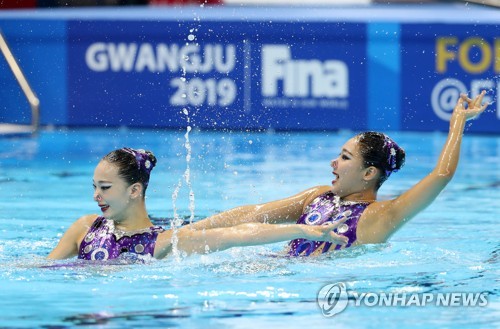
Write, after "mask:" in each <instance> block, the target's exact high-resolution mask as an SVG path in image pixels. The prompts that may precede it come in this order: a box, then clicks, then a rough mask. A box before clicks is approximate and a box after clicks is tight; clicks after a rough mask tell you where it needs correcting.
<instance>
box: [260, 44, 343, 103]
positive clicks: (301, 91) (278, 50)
mask: <svg viewBox="0 0 500 329" xmlns="http://www.w3.org/2000/svg"><path fill="white" fill-rule="evenodd" d="M280 81H281V82H282V85H283V96H284V97H303V98H304V97H311V96H312V97H326V98H334V97H342V98H345V97H348V96H349V69H348V67H347V65H346V64H345V63H344V62H342V61H339V60H326V61H323V62H322V61H320V60H318V59H307V60H304V59H301V60H298V59H292V54H291V50H290V46H288V45H263V46H262V95H263V96H264V97H278V83H279V82H280Z"/></svg>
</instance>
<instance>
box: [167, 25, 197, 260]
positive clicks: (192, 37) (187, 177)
mask: <svg viewBox="0 0 500 329" xmlns="http://www.w3.org/2000/svg"><path fill="white" fill-rule="evenodd" d="M194 20H195V21H199V19H196V18H195V19H194ZM197 31H198V28H191V29H190V30H189V33H188V35H187V40H188V42H187V44H189V43H190V42H195V44H196V45H198V43H197V42H196V34H195V33H196V32H197ZM183 60H184V62H183V64H182V66H181V69H182V75H181V77H180V79H181V81H184V82H185V81H186V80H187V77H186V75H187V70H186V67H187V65H189V64H190V63H189V62H190V60H191V59H190V58H189V56H187V55H186V56H184V58H183ZM181 97H182V98H187V94H185V93H184V94H182V96H181ZM182 114H183V115H184V116H185V118H186V133H185V134H184V148H185V149H186V169H185V170H184V174H183V175H182V179H179V182H178V183H177V185H176V187H175V189H174V192H173V193H172V205H173V210H174V216H173V220H172V222H171V228H172V239H171V242H172V254H173V256H174V258H175V259H176V260H177V261H180V258H181V253H180V252H179V249H178V243H179V237H178V229H179V227H181V226H182V224H183V223H184V219H183V218H181V217H180V216H179V214H178V211H177V210H178V209H177V205H176V203H177V199H178V197H179V192H180V190H181V188H182V185H183V181H184V182H185V183H186V185H187V188H188V195H189V213H190V216H189V223H190V224H191V223H192V222H193V220H194V216H195V215H194V212H195V196H194V191H193V188H192V184H191V152H192V148H191V142H190V140H189V133H190V132H191V130H192V128H191V118H190V116H189V115H190V113H189V109H188V108H187V107H184V108H183V109H182Z"/></svg>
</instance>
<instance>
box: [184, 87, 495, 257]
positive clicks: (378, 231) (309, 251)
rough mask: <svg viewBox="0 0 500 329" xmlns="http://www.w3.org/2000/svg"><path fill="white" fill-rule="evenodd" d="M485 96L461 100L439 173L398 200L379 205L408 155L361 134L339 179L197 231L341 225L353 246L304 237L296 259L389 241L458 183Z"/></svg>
mask: <svg viewBox="0 0 500 329" xmlns="http://www.w3.org/2000/svg"><path fill="white" fill-rule="evenodd" d="M484 95H485V92H484V91H483V92H482V93H481V94H480V95H478V96H477V97H475V98H474V99H470V98H468V97H467V96H466V95H461V96H460V98H459V99H458V101H457V103H456V106H455V108H454V110H453V114H452V116H451V119H450V129H449V133H448V138H447V140H446V143H445V145H444V147H443V149H442V151H441V155H440V157H439V160H438V162H437V165H436V166H435V168H434V170H432V172H431V173H430V174H429V175H428V176H427V177H425V178H423V179H422V180H421V181H420V182H418V183H417V184H416V185H415V186H413V187H412V188H410V189H409V190H408V191H406V192H404V193H402V194H401V195H400V196H398V197H397V198H395V199H393V200H384V201H377V191H378V189H379V188H380V186H381V185H382V183H384V182H385V181H386V180H387V178H389V176H391V175H392V174H393V173H395V172H397V171H398V170H399V169H400V168H401V167H402V166H403V164H404V161H405V152H404V150H403V149H402V148H401V147H399V146H398V145H397V144H396V143H395V142H394V141H393V140H392V139H391V138H389V137H388V136H387V135H385V134H382V133H377V132H365V133H361V134H359V135H357V136H355V137H353V138H351V139H350V140H348V141H347V142H346V143H345V144H344V146H343V147H342V150H341V152H340V154H339V156H338V157H337V158H336V159H334V160H332V161H331V167H332V168H333V176H334V180H333V181H332V185H330V186H317V187H312V188H310V189H307V190H305V191H303V192H301V193H298V194H296V195H294V196H292V197H288V198H285V199H281V200H278V201H273V202H269V203H264V204H260V205H247V206H242V207H237V208H234V209H231V210H228V211H225V212H222V213H219V214H217V215H214V216H211V217H208V218H206V219H204V220H202V221H199V222H197V223H194V224H193V225H192V226H193V227H194V228H195V229H213V228H221V227H230V226H232V225H240V224H242V223H251V222H261V223H269V224H270V225H272V224H284V223H294V222H295V223H297V224H301V225H304V224H305V225H310V226H317V225H323V224H325V223H338V222H339V221H343V223H341V224H338V225H337V227H336V228H335V230H334V232H335V233H337V234H339V235H341V236H345V237H346V238H347V239H348V242H347V244H345V245H341V244H337V243H335V242H329V241H318V240H314V239H307V238H298V239H294V240H292V241H290V242H289V244H288V247H287V249H286V252H287V253H288V255H290V256H310V255H319V254H323V253H326V252H330V251H332V250H338V249H343V248H347V247H350V246H357V245H362V244H372V243H381V242H385V241H387V240H388V239H389V237H390V236H391V235H392V234H393V233H394V232H396V231H397V230H398V229H399V228H400V227H401V226H402V225H403V224H404V223H405V222H407V221H408V220H410V219H411V218H412V217H414V216H415V215H416V214H417V213H419V212H420V211H422V210H423V209H424V208H426V207H427V206H428V205H429V204H431V203H432V201H433V200H434V199H435V198H436V197H437V196H438V194H439V193H440V192H441V191H442V190H443V189H444V187H445V186H446V185H447V184H448V183H449V182H450V180H451V179H452V177H453V175H454V173H455V171H456V168H457V164H458V159H459V154H460V144H461V142H462V135H463V130H464V127H465V122H466V121H467V120H470V119H474V118H476V117H477V116H478V115H479V114H481V113H482V112H483V111H484V110H485V109H486V107H487V106H488V103H485V104H484V105H483V104H482V103H483V97H484Z"/></svg>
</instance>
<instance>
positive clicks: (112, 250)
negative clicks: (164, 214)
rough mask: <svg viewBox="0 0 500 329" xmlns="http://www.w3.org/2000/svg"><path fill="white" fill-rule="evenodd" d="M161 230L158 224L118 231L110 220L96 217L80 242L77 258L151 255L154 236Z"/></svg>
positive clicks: (91, 258)
mask: <svg viewBox="0 0 500 329" xmlns="http://www.w3.org/2000/svg"><path fill="white" fill-rule="evenodd" d="M163 231H164V229H163V228H161V227H160V226H152V227H148V228H146V229H143V230H138V231H132V232H125V231H120V230H118V229H116V228H115V225H114V222H113V221H112V220H109V219H106V218H104V217H97V218H96V220H95V221H94V223H93V224H92V226H91V227H90V229H89V231H88V232H87V234H86V235H85V237H84V238H83V241H82V243H81V244H80V249H79V252H78V258H79V259H87V260H107V259H115V258H118V257H120V255H122V254H125V253H132V254H137V255H151V256H153V254H154V249H155V244H156V238H157V237H158V233H161V232H163Z"/></svg>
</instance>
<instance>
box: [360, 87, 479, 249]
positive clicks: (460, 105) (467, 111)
mask: <svg viewBox="0 0 500 329" xmlns="http://www.w3.org/2000/svg"><path fill="white" fill-rule="evenodd" d="M484 95H485V92H484V91H483V92H482V93H481V94H479V95H478V96H477V97H475V98H474V99H470V98H468V97H467V96H466V95H461V96H460V98H459V99H458V101H457V104H456V106H455V109H454V110H453V114H452V116H451V119H450V130H449V132H448V138H447V140H446V143H445V145H444V147H443V149H442V151H441V155H440V157H439V160H438V162H437V164H436V166H435V168H434V170H432V172H431V173H430V174H429V175H428V176H427V177H425V178H424V179H422V180H421V181H420V182H418V183H417V184H416V185H415V186H413V187H412V188H410V189H409V190H408V191H406V192H404V193H403V194H401V195H400V196H399V197H398V198H396V199H394V200H390V201H383V202H378V203H376V204H373V206H372V207H370V208H369V209H367V211H366V214H364V215H365V216H366V217H365V218H364V219H363V221H362V222H360V226H358V231H365V232H374V231H377V232H378V233H379V235H378V237H376V236H374V240H385V239H387V238H388V237H389V236H390V235H391V234H392V233H394V232H395V231H396V230H397V229H398V228H399V227H400V226H401V225H402V224H403V223H404V222H405V221H407V220H409V219H411V218H412V217H413V216H415V215H416V214H417V213H418V212H420V211H421V210H423V209H424V208H426V207H427V206H428V205H430V204H431V203H432V201H434V199H435V198H436V197H437V196H438V195H439V193H440V192H441V191H442V190H443V189H444V188H445V186H446V185H447V184H448V183H449V182H450V181H451V179H452V177H453V175H454V174H455V171H456V169H457V165H458V160H459V157H460V146H461V143H462V135H463V130H464V127H465V122H466V121H467V120H470V119H474V118H476V117H477V116H478V115H480V114H481V113H482V112H483V111H484V110H485V109H486V107H487V106H488V103H485V104H484V105H483V104H482V101H483V97H484ZM464 103H467V108H466V107H465V106H464ZM365 219H368V220H365ZM370 223H371V224H370ZM368 226H371V227H370V228H368ZM362 236H363V234H361V239H363V237H362ZM366 236H367V235H365V237H366ZM366 240H368V239H365V241H366ZM374 242H376V241H374Z"/></svg>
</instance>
